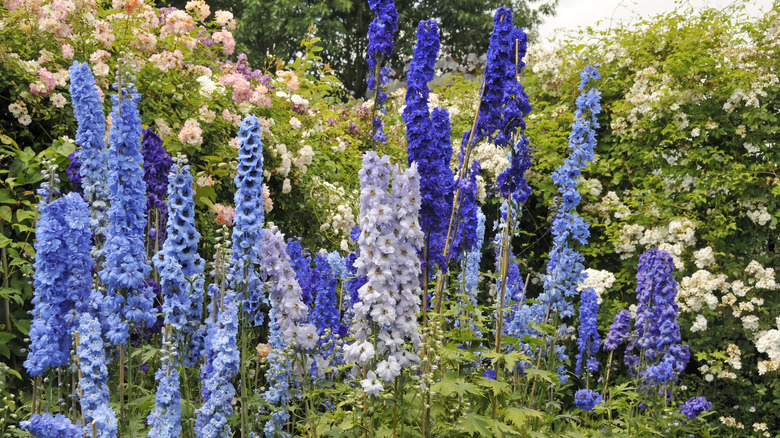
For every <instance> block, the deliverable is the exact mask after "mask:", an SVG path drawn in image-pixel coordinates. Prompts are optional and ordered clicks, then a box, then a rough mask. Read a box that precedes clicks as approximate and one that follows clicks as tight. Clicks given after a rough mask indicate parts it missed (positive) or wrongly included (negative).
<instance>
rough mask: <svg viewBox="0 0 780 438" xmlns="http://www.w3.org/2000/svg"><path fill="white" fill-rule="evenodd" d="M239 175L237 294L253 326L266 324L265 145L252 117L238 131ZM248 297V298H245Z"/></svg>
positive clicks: (235, 252) (235, 220)
mask: <svg viewBox="0 0 780 438" xmlns="http://www.w3.org/2000/svg"><path fill="white" fill-rule="evenodd" d="M238 143H239V150H238V174H237V175H236V177H235V178H234V182H235V184H236V194H235V196H234V203H235V209H236V215H235V217H234V218H233V269H234V281H235V282H236V285H235V292H236V293H238V294H240V296H239V298H238V299H240V300H242V301H243V304H242V305H243V308H244V311H245V312H247V314H248V315H249V320H250V321H252V322H253V324H254V325H261V324H262V323H263V314H262V313H261V312H260V306H261V304H262V302H263V300H264V296H263V293H262V290H261V286H262V285H261V282H260V281H259V278H258V275H257V269H258V267H257V264H258V262H259V255H258V251H259V245H257V242H259V241H260V239H261V238H262V236H263V222H264V221H265V214H264V210H263V143H262V140H261V138H260V122H259V121H258V120H257V117H255V116H253V115H249V116H247V117H246V118H244V120H243V121H242V122H241V128H240V129H239V131H238ZM244 294H245V295H244Z"/></svg>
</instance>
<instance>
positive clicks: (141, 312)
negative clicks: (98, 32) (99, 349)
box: [82, 83, 157, 343]
mask: <svg viewBox="0 0 780 438" xmlns="http://www.w3.org/2000/svg"><path fill="white" fill-rule="evenodd" d="M119 93H121V94H122V99H121V108H120V99H119V96H118V95H112V96H111V99H112V100H113V102H114V107H113V111H112V113H111V114H112V115H111V117H112V120H113V123H112V124H111V129H110V131H109V144H110V148H109V151H108V168H109V172H108V187H109V190H110V193H111V195H110V200H111V208H109V210H108V220H109V227H108V232H107V239H106V243H105V246H104V256H105V269H103V270H102V271H101V272H100V279H101V280H102V282H103V284H105V285H106V286H107V287H108V291H107V296H106V299H105V300H104V306H105V308H104V311H105V312H106V313H109V314H117V313H118V312H119V310H120V309H121V312H122V315H123V316H124V317H125V318H126V320H127V321H128V322H135V323H137V324H145V325H147V326H151V325H152V324H154V323H155V320H156V319H157V315H156V314H155V313H154V310H155V309H154V296H153V293H152V291H151V288H149V287H147V285H146V282H145V279H146V277H147V276H148V275H149V272H150V271H151V268H150V266H149V262H148V260H147V258H146V248H145V246H144V240H145V239H144V237H145V234H146V233H145V229H146V183H145V182H144V179H143V172H144V171H143V156H142V155H141V118H140V117H139V115H138V102H139V100H140V95H139V94H138V92H137V90H136V88H135V86H134V85H133V84H132V83H129V84H128V85H127V86H126V87H123V89H122V90H119ZM82 168H83V166H82ZM82 176H83V175H82ZM120 290H122V291H126V292H127V298H126V299H125V298H124V297H123V296H122V295H121V294H119V293H118V292H119V291H120ZM120 331H121V332H120V333H118V336H116V337H114V339H112V340H111V342H114V341H116V340H121V342H122V343H124V341H125V340H126V339H127V336H128V333H127V330H126V328H120ZM122 338H123V339H122Z"/></svg>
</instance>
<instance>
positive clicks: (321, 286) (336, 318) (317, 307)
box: [311, 253, 347, 343]
mask: <svg viewBox="0 0 780 438" xmlns="http://www.w3.org/2000/svg"><path fill="white" fill-rule="evenodd" d="M314 266H315V269H314V270H313V271H312V274H313V275H312V283H313V286H314V287H315V289H316V292H317V296H316V298H315V301H314V310H313V311H312V318H311V320H312V322H313V323H314V325H315V326H316V327H317V334H318V335H319V336H323V335H325V332H326V331H327V330H329V331H330V333H331V336H333V335H338V336H340V337H344V336H346V335H347V327H346V326H344V325H343V324H342V323H341V313H340V312H339V309H338V300H337V299H336V283H337V281H336V275H335V274H334V272H333V270H332V269H331V267H330V264H329V263H328V258H327V256H325V255H324V254H321V253H317V256H316V257H315V258H314ZM325 341H326V340H325V339H322V340H321V341H320V343H323V342H325Z"/></svg>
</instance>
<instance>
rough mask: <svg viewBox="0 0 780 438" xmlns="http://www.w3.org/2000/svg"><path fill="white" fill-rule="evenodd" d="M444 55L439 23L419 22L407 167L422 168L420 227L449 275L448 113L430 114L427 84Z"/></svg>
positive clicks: (431, 255) (410, 81) (410, 77)
mask: <svg viewBox="0 0 780 438" xmlns="http://www.w3.org/2000/svg"><path fill="white" fill-rule="evenodd" d="M438 52H439V28H438V27H437V25H436V21H435V20H427V21H420V23H419V25H418V26H417V45H416V46H415V47H414V56H413V58H412V61H411V62H410V64H409V72H408V74H407V77H406V81H407V89H406V107H404V110H403V119H404V123H405V124H406V139H407V143H408V148H407V152H408V154H407V156H408V164H409V165H411V164H412V163H413V162H414V163H417V168H418V171H419V173H420V177H421V182H420V191H421V194H422V203H421V205H422V206H421V209H420V214H421V220H420V222H421V226H422V229H423V232H424V233H425V236H426V246H427V248H425V254H424V255H425V257H426V258H427V260H428V261H429V262H430V267H429V273H430V272H431V271H430V270H432V268H433V264H434V263H435V264H436V265H438V266H439V269H440V270H443V271H446V269H447V264H446V262H445V260H444V242H445V239H446V238H447V225H448V222H447V219H448V218H447V217H446V216H444V215H442V214H441V212H442V211H451V210H452V193H453V189H454V182H453V176H452V170H451V169H450V165H449V164H450V159H451V157H452V146H451V145H450V123H449V114H448V113H447V111H446V110H444V109H441V108H434V110H433V114H432V115H431V114H430V113H429V111H428V95H429V92H428V82H430V81H431V80H433V73H434V69H433V67H434V64H435V63H436V57H437V55H438Z"/></svg>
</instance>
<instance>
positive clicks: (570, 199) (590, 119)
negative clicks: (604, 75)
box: [519, 66, 600, 380]
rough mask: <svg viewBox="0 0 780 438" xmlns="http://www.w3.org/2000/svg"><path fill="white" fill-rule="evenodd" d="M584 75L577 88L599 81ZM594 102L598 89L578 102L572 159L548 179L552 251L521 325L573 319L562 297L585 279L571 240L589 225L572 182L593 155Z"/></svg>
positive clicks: (564, 330)
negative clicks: (556, 197)
mask: <svg viewBox="0 0 780 438" xmlns="http://www.w3.org/2000/svg"><path fill="white" fill-rule="evenodd" d="M585 71H587V72H589V73H588V75H587V76H583V83H581V84H580V89H584V88H585V87H586V86H587V83H588V81H590V80H591V79H597V78H598V77H599V76H598V72H597V71H596V70H595V69H594V68H593V66H588V67H586V69H585ZM599 97H600V94H599V92H598V90H596V89H595V88H594V89H591V90H589V91H588V93H587V94H581V95H580V96H579V97H578V98H577V111H576V113H575V120H574V123H573V125H572V133H571V135H570V136H569V148H570V149H571V154H570V155H569V156H568V157H567V158H566V161H565V162H564V164H563V165H561V166H560V167H559V168H558V169H557V170H556V171H555V172H553V175H552V179H553V182H554V183H555V184H556V185H557V186H558V193H559V194H560V201H559V203H558V205H557V207H556V209H555V211H554V213H553V219H552V234H553V247H552V249H551V250H550V260H549V261H548V262H547V273H546V274H545V276H544V277H543V287H544V291H543V292H542V293H541V294H540V295H539V297H538V303H537V304H533V305H531V306H524V309H521V312H520V315H519V317H520V318H522V319H524V320H525V321H529V319H530V321H534V322H535V323H536V324H540V323H545V322H547V321H545V318H546V317H547V315H557V316H558V318H561V319H562V318H570V317H571V316H573V314H574V307H573V305H572V304H571V303H570V302H569V301H567V298H570V297H572V296H575V295H576V294H577V285H578V284H579V283H581V282H582V280H583V279H584V276H585V275H586V274H585V273H583V270H584V266H583V264H582V263H583V261H584V257H583V256H582V254H580V253H579V252H577V251H575V250H573V249H572V247H571V241H572V240H573V241H576V242H578V243H580V244H583V245H584V244H586V243H587V239H588V236H589V231H588V224H587V223H586V222H585V221H584V220H583V218H582V217H581V216H579V215H578V214H577V212H576V208H577V205H578V204H579V201H580V195H579V193H578V192H577V182H578V180H579V176H580V172H581V170H582V169H583V168H584V167H585V166H586V165H587V164H588V163H589V162H590V160H592V159H593V156H594V147H595V144H596V129H598V127H599V125H598V121H597V120H596V115H597V114H598V113H599V111H600V106H599ZM558 330H559V333H561V334H562V335H563V336H566V335H567V334H568V333H570V332H571V331H572V329H571V327H569V326H568V325H567V324H566V323H562V324H561V325H560V326H559V328H558ZM556 347H557V354H558V355H559V358H558V360H559V361H560V362H561V363H563V362H565V360H567V359H568V356H567V355H566V353H565V348H564V347H563V346H562V345H556ZM559 377H560V378H561V380H565V379H566V377H565V375H563V374H561V375H560V376H559Z"/></svg>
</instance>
